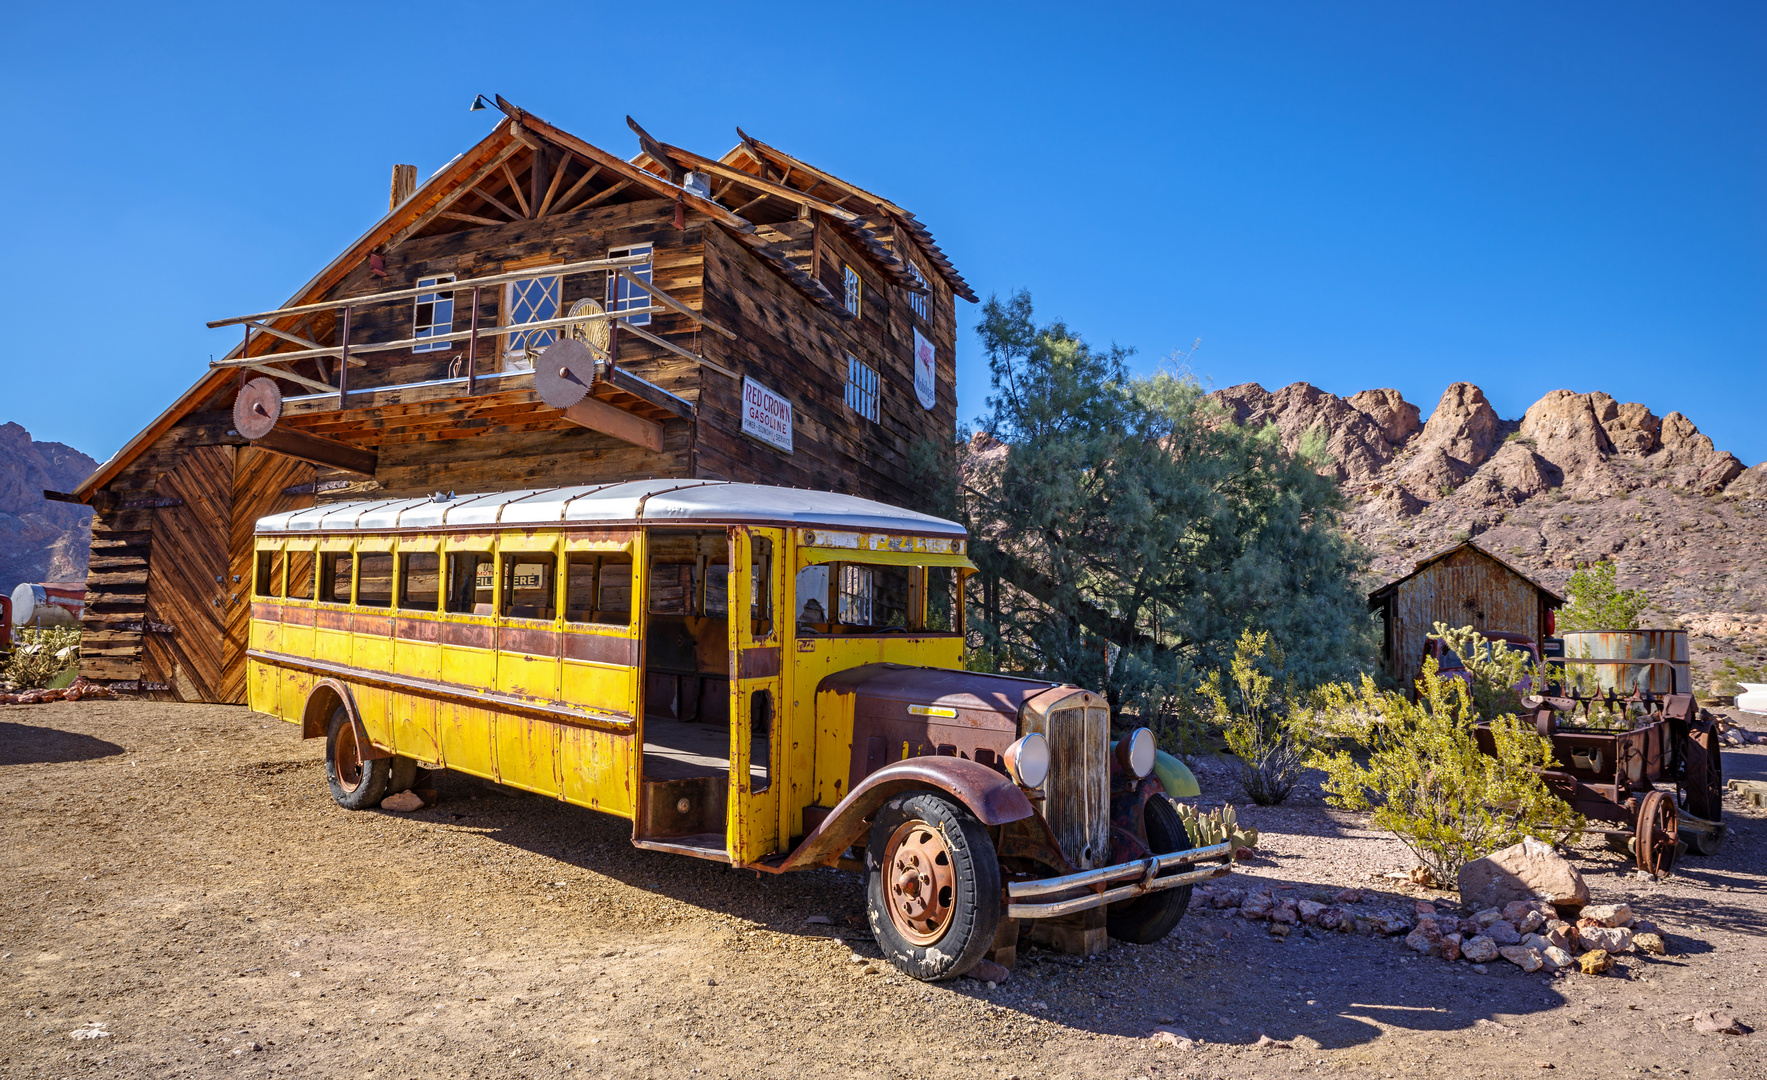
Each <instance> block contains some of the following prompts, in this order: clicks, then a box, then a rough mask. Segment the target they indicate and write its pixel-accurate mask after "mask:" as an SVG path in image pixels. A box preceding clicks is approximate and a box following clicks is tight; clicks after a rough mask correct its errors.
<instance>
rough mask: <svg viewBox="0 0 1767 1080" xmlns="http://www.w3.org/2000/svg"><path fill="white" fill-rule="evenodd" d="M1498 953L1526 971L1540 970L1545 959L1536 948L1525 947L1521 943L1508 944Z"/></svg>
mask: <svg viewBox="0 0 1767 1080" xmlns="http://www.w3.org/2000/svg"><path fill="white" fill-rule="evenodd" d="M1497 954H1498V955H1499V956H1501V957H1503V958H1504V959H1505V960H1508V961H1509V962H1510V963H1512V964H1514V965H1515V966H1516V967H1519V968H1521V969H1522V970H1523V971H1526V972H1530V973H1531V972H1535V971H1539V970H1540V968H1541V965H1542V963H1543V961H1542V960H1541V957H1540V953H1539V951H1538V950H1536V949H1528V948H1524V947H1522V946H1520V945H1508V946H1505V947H1504V948H1501V949H1498V950H1497Z"/></svg>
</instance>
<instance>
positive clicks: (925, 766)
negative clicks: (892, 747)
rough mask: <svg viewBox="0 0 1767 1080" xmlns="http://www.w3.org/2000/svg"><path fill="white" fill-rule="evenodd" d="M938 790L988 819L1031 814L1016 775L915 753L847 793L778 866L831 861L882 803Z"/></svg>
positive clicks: (984, 820)
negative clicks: (899, 797)
mask: <svg viewBox="0 0 1767 1080" xmlns="http://www.w3.org/2000/svg"><path fill="white" fill-rule="evenodd" d="M919 791H939V792H943V793H944V794H946V795H950V796H951V797H952V798H954V799H956V800H957V801H958V802H960V803H962V804H963V805H964V806H966V807H968V808H969V811H970V813H972V814H974V815H975V816H976V817H977V818H978V819H979V820H980V821H981V823H982V824H983V825H1005V824H1007V823H1008V822H1013V821H1020V820H1022V819H1024V818H1028V817H1030V816H1031V814H1032V809H1031V800H1030V799H1028V798H1026V797H1025V793H1024V792H1023V791H1020V790H1019V788H1018V785H1017V784H1014V783H1013V782H1012V780H1011V779H1009V778H1008V777H1006V776H1003V775H1001V774H1000V773H998V772H995V771H994V770H993V769H991V768H989V767H988V766H986V765H983V764H981V763H980V762H977V761H970V760H969V759H968V758H960V757H943V756H938V757H915V758H908V759H906V760H903V761H897V762H893V763H891V764H889V765H885V766H884V767H883V768H881V769H878V770H877V771H876V772H874V773H872V774H871V775H870V776H867V777H866V778H865V779H863V780H861V781H859V783H858V784H857V785H856V786H855V787H854V788H853V790H852V791H850V792H848V793H847V797H846V798H844V799H842V800H841V801H840V805H838V806H836V807H835V808H834V809H833V810H832V811H830V812H829V814H828V816H827V817H826V818H824V819H823V820H822V823H821V824H820V825H818V826H816V828H815V829H813V830H811V832H810V834H809V835H808V836H806V837H804V839H803V842H802V843H800V844H799V845H798V846H797V847H795V848H793V849H792V852H791V854H790V855H787V856H786V859H785V862H783V863H781V864H780V866H779V869H780V870H781V871H785V870H797V869H800V868H802V867H806V866H817V865H826V864H832V863H833V862H834V861H835V860H837V859H839V858H840V856H841V853H842V852H844V851H846V850H847V848H849V847H851V846H852V844H853V841H855V840H857V839H859V838H860V836H862V835H863V834H864V832H865V830H866V828H867V827H868V824H869V822H870V820H871V817H872V815H873V814H875V813H877V810H878V808H879V807H881V806H882V805H883V804H884V803H886V802H889V801H890V800H891V799H893V798H895V797H897V796H898V795H906V794H913V793H915V792H919Z"/></svg>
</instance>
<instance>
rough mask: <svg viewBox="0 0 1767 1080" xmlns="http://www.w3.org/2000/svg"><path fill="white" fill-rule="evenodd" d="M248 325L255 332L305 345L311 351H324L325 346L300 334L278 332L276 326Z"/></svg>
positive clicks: (285, 331)
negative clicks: (260, 331)
mask: <svg viewBox="0 0 1767 1080" xmlns="http://www.w3.org/2000/svg"><path fill="white" fill-rule="evenodd" d="M246 325H247V326H249V327H251V328H252V329H253V330H262V331H263V332H264V333H266V334H269V335H270V336H271V337H279V338H281V339H282V340H284V341H292V342H294V343H295V344H296V345H305V346H306V347H307V348H309V349H323V348H324V347H325V346H323V345H321V344H319V343H318V342H317V341H312V340H310V339H308V338H304V337H302V336H300V335H299V334H291V333H289V332H288V331H287V330H278V329H276V328H275V327H274V326H265V325H264V324H263V323H261V322H254V323H247V324H246Z"/></svg>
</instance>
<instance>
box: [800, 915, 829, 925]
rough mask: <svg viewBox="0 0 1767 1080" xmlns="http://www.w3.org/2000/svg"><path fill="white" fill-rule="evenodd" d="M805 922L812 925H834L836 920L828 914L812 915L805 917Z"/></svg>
mask: <svg viewBox="0 0 1767 1080" xmlns="http://www.w3.org/2000/svg"><path fill="white" fill-rule="evenodd" d="M804 922H805V923H806V924H808V925H810V926H833V925H834V920H833V919H831V918H829V917H828V916H827V915H812V916H810V917H809V918H807V919H805V920H804Z"/></svg>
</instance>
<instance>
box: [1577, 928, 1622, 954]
mask: <svg viewBox="0 0 1767 1080" xmlns="http://www.w3.org/2000/svg"><path fill="white" fill-rule="evenodd" d="M1577 941H1578V942H1580V943H1581V944H1582V946H1583V947H1584V948H1585V949H1597V950H1602V951H1605V952H1610V953H1629V952H1631V951H1632V931H1630V930H1627V929H1626V928H1625V927H1621V926H1614V927H1606V926H1582V925H1579V926H1578V927H1577Z"/></svg>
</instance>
